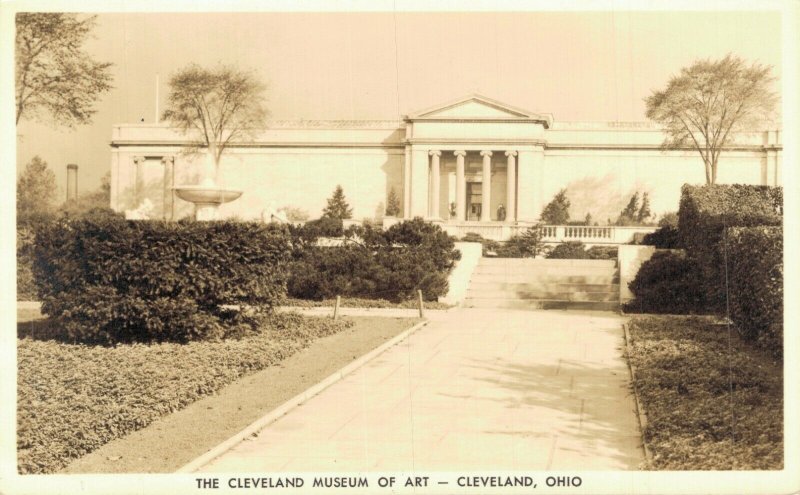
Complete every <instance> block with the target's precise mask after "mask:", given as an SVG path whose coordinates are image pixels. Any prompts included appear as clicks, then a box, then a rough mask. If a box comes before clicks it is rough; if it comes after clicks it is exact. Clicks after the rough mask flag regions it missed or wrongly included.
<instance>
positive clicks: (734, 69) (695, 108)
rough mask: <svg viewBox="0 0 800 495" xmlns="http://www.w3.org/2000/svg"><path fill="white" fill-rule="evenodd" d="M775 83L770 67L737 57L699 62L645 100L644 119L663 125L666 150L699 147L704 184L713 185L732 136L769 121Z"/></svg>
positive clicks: (663, 146)
mask: <svg viewBox="0 0 800 495" xmlns="http://www.w3.org/2000/svg"><path fill="white" fill-rule="evenodd" d="M773 81H774V78H773V77H772V75H771V67H770V66H765V65H761V64H759V63H753V64H750V65H748V64H747V63H746V62H745V61H744V60H742V59H741V58H739V57H736V56H734V55H730V54H728V55H727V56H725V58H723V59H721V60H716V61H712V60H699V61H696V62H695V63H693V64H692V65H691V66H690V67H685V68H683V69H681V72H680V75H677V76H674V77H672V79H670V81H669V83H667V87H666V89H664V90H663V91H654V92H653V94H651V95H650V96H648V97H647V98H645V103H646V105H647V113H646V115H647V118H649V119H651V120H654V121H655V122H658V123H659V124H662V125H663V126H664V131H665V133H666V138H665V140H664V142H663V144H662V149H678V148H682V147H685V146H691V147H693V148H694V149H696V150H697V151H698V152H699V153H700V156H701V157H702V158H703V163H705V169H706V182H707V183H708V184H714V183H716V181H717V165H718V164H719V156H720V153H721V152H722V150H723V149H724V148H725V146H726V145H728V144H729V143H730V142H731V140H732V138H733V133H734V132H736V131H738V130H741V129H744V128H747V127H749V126H752V125H753V124H755V123H757V122H758V121H759V120H761V119H766V118H769V117H770V115H771V113H772V111H773V110H774V108H775V104H776V102H777V99H778V98H777V96H776V95H775V93H773V92H772V90H771V85H772V82H773Z"/></svg>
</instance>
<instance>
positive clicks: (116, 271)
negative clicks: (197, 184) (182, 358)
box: [34, 212, 291, 343]
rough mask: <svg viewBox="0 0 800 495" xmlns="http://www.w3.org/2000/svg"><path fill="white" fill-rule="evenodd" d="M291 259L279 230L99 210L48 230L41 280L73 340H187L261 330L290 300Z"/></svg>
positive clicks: (43, 227)
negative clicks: (265, 317)
mask: <svg viewBox="0 0 800 495" xmlns="http://www.w3.org/2000/svg"><path fill="white" fill-rule="evenodd" d="M290 254H291V249H290V242H289V235H288V232H287V231H286V230H285V229H284V228H281V227H277V226H274V225H264V224H260V223H254V222H194V221H188V222H163V221H127V220H124V219H123V218H121V217H120V216H119V215H118V214H115V213H110V212H97V213H95V214H87V215H84V216H81V217H77V218H64V217H62V218H60V219H58V220H54V221H52V222H47V223H42V224H40V225H39V226H38V228H37V231H36V245H35V248H34V275H35V278H36V284H37V286H38V292H39V295H40V296H41V299H42V312H43V313H44V314H46V315H48V316H49V317H51V318H53V319H54V320H55V321H56V322H57V323H58V326H59V327H60V328H61V329H62V330H63V332H64V334H65V335H64V337H65V338H67V339H70V340H73V341H80V342H96V343H117V342H134V341H138V342H150V341H157V342H162V341H177V342H186V341H192V340H205V339H214V338H221V337H224V336H227V335H228V334H230V333H234V334H236V335H241V334H242V333H243V332H245V333H246V332H247V331H252V330H255V329H256V327H257V325H258V322H259V318H258V314H259V313H263V312H268V311H269V310H271V309H272V307H273V306H274V305H276V304H278V303H279V301H280V300H281V299H282V298H283V297H284V296H285V293H286V279H287V277H288V273H287V266H288V262H289V259H290ZM231 305H243V306H247V307H248V308H249V309H251V310H252V311H250V312H245V311H236V310H233V309H231V308H230V307H229V306H231Z"/></svg>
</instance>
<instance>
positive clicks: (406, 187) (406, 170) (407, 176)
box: [403, 145, 411, 218]
mask: <svg viewBox="0 0 800 495" xmlns="http://www.w3.org/2000/svg"><path fill="white" fill-rule="evenodd" d="M403 218H411V146H408V145H406V159H405V162H403Z"/></svg>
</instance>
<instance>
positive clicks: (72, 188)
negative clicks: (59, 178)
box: [67, 163, 78, 201]
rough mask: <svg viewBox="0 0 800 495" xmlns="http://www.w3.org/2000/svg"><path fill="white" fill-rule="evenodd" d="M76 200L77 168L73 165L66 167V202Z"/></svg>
mask: <svg viewBox="0 0 800 495" xmlns="http://www.w3.org/2000/svg"><path fill="white" fill-rule="evenodd" d="M76 199H78V166H77V165H76V164H74V163H70V164H69V165H67V201H74V200H76Z"/></svg>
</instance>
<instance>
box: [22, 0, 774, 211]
mask: <svg viewBox="0 0 800 495" xmlns="http://www.w3.org/2000/svg"><path fill="white" fill-rule="evenodd" d="M93 35H94V37H93V39H91V40H89V41H88V42H87V44H86V50H87V51H88V52H89V53H90V54H92V55H93V56H94V57H95V59H97V60H100V61H109V62H112V63H113V64H114V66H113V69H112V74H113V76H114V83H113V84H114V89H113V90H111V91H110V92H108V93H106V94H104V95H103V96H102V98H101V100H100V101H98V102H97V107H96V108H97V113H96V114H95V116H94V119H93V123H92V124H90V125H86V126H82V127H79V128H77V129H74V130H70V129H67V128H53V127H51V126H50V125H48V124H42V123H36V122H28V121H25V122H22V123H21V125H20V126H19V127H18V128H17V172H18V173H19V172H20V171H21V170H22V168H23V167H24V165H25V163H27V162H28V161H29V160H30V159H31V158H32V157H33V156H34V155H39V156H41V157H42V158H44V159H45V160H46V161H47V162H48V163H49V165H50V167H51V169H53V170H54V172H55V173H56V177H57V184H58V186H59V188H60V192H59V194H60V195H62V196H63V195H64V191H65V183H66V165H67V164H68V163H77V164H78V165H79V167H80V169H79V190H80V192H88V191H91V190H93V189H95V188H97V187H98V186H99V184H100V178H101V177H102V176H103V174H105V173H106V172H108V170H109V167H110V162H111V158H110V157H111V154H110V147H109V142H110V138H111V129H112V125H114V124H120V123H130V122H139V121H140V120H141V119H144V120H145V121H146V122H153V121H154V120H155V108H156V80H157V79H158V80H159V85H158V88H159V91H158V94H159V101H160V109H161V110H163V109H164V106H165V102H166V98H167V94H168V90H169V88H168V79H169V76H170V74H172V73H173V72H174V71H175V70H177V69H179V68H182V67H184V66H186V65H188V64H189V63H197V64H200V65H202V66H214V65H217V64H230V65H234V66H236V67H239V68H242V69H247V70H253V71H255V72H256V73H257V74H258V75H259V76H260V77H261V78H262V79H263V80H264V81H265V82H267V83H268V91H267V100H268V108H269V110H270V113H271V118H272V119H399V118H400V117H401V116H402V115H404V114H408V113H413V112H414V111H416V110H419V109H424V108H427V107H430V106H433V105H436V104H438V103H444V102H448V101H450V100H454V99H456V98H459V97H461V96H464V95H467V94H470V93H479V94H482V95H484V96H488V97H490V98H493V99H496V100H499V101H502V102H505V103H509V104H511V105H513V106H517V107H522V108H525V109H528V110H531V111H536V112H543V113H551V114H552V115H553V117H554V119H555V120H556V121H642V120H645V116H644V102H643V99H644V98H645V97H646V96H647V95H649V94H650V93H651V92H652V91H653V90H657V89H660V88H662V87H663V86H664V85H665V84H666V82H667V81H668V79H669V78H670V76H671V75H674V74H676V73H677V72H679V70H680V68H681V67H684V66H687V65H689V64H691V63H692V62H693V61H695V60H697V59H700V58H721V57H723V56H724V55H725V54H727V53H733V54H736V55H739V56H741V57H743V58H745V59H746V60H749V61H758V62H760V63H763V64H768V65H771V66H773V74H774V75H775V76H777V77H778V78H780V76H781V18H780V15H779V14H778V13H770V12H630V11H607V12H466V13H460V12H443V13H433V12H425V13H409V12H398V13H392V12H378V13H345V12H342V13H331V12H328V13H287V12H279V13H169V14H165V13H131V14H123V13H106V14H100V15H98V18H97V26H96V28H95V29H94V31H93Z"/></svg>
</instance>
